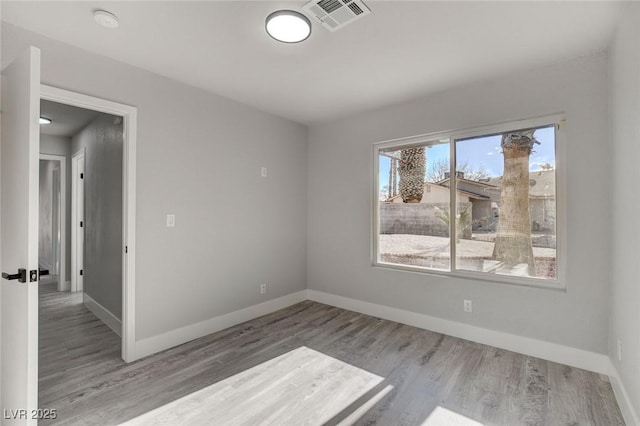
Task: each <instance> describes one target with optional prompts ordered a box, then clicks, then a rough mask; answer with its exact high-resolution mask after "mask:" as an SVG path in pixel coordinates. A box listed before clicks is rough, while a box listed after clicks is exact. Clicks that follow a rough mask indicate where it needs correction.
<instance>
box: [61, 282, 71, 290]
mask: <svg viewBox="0 0 640 426" xmlns="http://www.w3.org/2000/svg"><path fill="white" fill-rule="evenodd" d="M59 284H60V288H59V290H58V291H71V281H62V280H60V282H59Z"/></svg>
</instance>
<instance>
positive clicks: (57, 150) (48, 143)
mask: <svg viewBox="0 0 640 426" xmlns="http://www.w3.org/2000/svg"><path fill="white" fill-rule="evenodd" d="M40 153H41V154H51V155H62V156H64V157H66V159H67V160H66V168H67V173H66V177H65V178H66V185H65V186H66V187H67V194H66V203H65V204H66V206H65V209H66V215H67V216H66V217H67V221H66V222H67V223H66V232H67V237H66V242H65V244H66V250H65V252H66V256H65V258H66V262H65V263H66V265H65V268H66V269H65V276H66V279H67V281H70V280H71V138H68V137H65V136H53V135H43V134H41V135H40Z"/></svg>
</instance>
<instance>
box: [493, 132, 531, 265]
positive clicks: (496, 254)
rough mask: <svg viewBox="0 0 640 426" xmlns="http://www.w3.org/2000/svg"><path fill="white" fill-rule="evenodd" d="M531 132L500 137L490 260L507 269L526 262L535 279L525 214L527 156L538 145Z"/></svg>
mask: <svg viewBox="0 0 640 426" xmlns="http://www.w3.org/2000/svg"><path fill="white" fill-rule="evenodd" d="M534 132H535V129H529V130H523V131H518V132H512V133H505V134H504V135H502V141H501V143H500V146H501V147H502V154H503V156H504V174H503V176H502V190H501V193H500V220H499V221H498V229H497V232H496V240H495V245H494V247H493V258H494V259H496V260H499V261H501V262H504V264H505V265H506V266H507V267H513V266H515V265H518V264H522V263H526V264H527V265H528V270H529V275H530V276H535V259H534V258H533V247H532V245H531V216H530V213H529V156H530V155H531V152H532V151H533V145H534V144H536V143H538V144H539V143H540V142H538V141H537V140H536V139H535V137H534V136H533V133H534Z"/></svg>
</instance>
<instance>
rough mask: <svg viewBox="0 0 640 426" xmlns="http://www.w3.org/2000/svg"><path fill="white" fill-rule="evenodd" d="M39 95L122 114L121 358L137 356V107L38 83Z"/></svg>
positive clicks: (130, 358)
mask: <svg viewBox="0 0 640 426" xmlns="http://www.w3.org/2000/svg"><path fill="white" fill-rule="evenodd" d="M40 98H41V99H44V100H47V101H53V102H58V103H61V104H66V105H72V106H75V107H80V108H85V109H89V110H93V111H98V112H104V113H107V114H112V115H118V116H121V117H122V118H123V133H124V144H123V149H122V242H123V247H122V336H121V337H122V359H123V360H124V361H125V362H131V361H134V360H135V359H136V350H135V349H136V347H135V342H136V339H135V330H136V329H135V318H136V316H135V295H136V292H135V284H136V282H135V277H136V142H137V140H136V136H137V120H138V118H137V117H138V109H137V108H136V107H133V106H130V105H125V104H121V103H118V102H113V101H108V100H105V99H100V98H97V97H93V96H88V95H84V94H81V93H77V92H72V91H69V90H64V89H59V88H57V87H53V86H48V85H45V84H41V85H40Z"/></svg>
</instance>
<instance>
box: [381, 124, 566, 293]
mask: <svg viewBox="0 0 640 426" xmlns="http://www.w3.org/2000/svg"><path fill="white" fill-rule="evenodd" d="M560 122H561V117H552V118H549V117H547V118H546V119H537V120H529V121H523V122H517V123H511V124H508V125H501V126H492V127H486V128H482V129H475V130H472V131H464V132H449V133H446V134H437V135H433V136H424V137H416V138H410V139H404V140H397V141H391V142H384V143H379V144H376V145H375V146H374V149H375V156H376V157H377V164H376V172H377V179H376V193H377V194H378V197H377V199H376V202H375V204H376V208H375V210H376V214H375V224H374V225H375V232H374V248H375V250H374V251H375V259H374V263H375V264H376V265H380V266H390V267H396V268H403V269H411V270H418V271H427V272H434V273H442V274H447V275H449V274H454V275H464V276H473V277H476V278H481V279H482V278H484V279H491V280H498V281H507V282H519V283H525V284H536V283H537V284H542V285H545V284H550V285H552V286H555V287H557V284H558V256H557V253H558V251H557V244H558V242H557V238H556V236H557V232H556V227H557V224H556V222H557V220H556V218H557V217H558V215H557V202H556V197H557V191H556V187H557V185H556V178H557V176H556V142H557V137H558V134H559V130H558V129H559V123H560ZM451 212H453V214H452V213H451Z"/></svg>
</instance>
